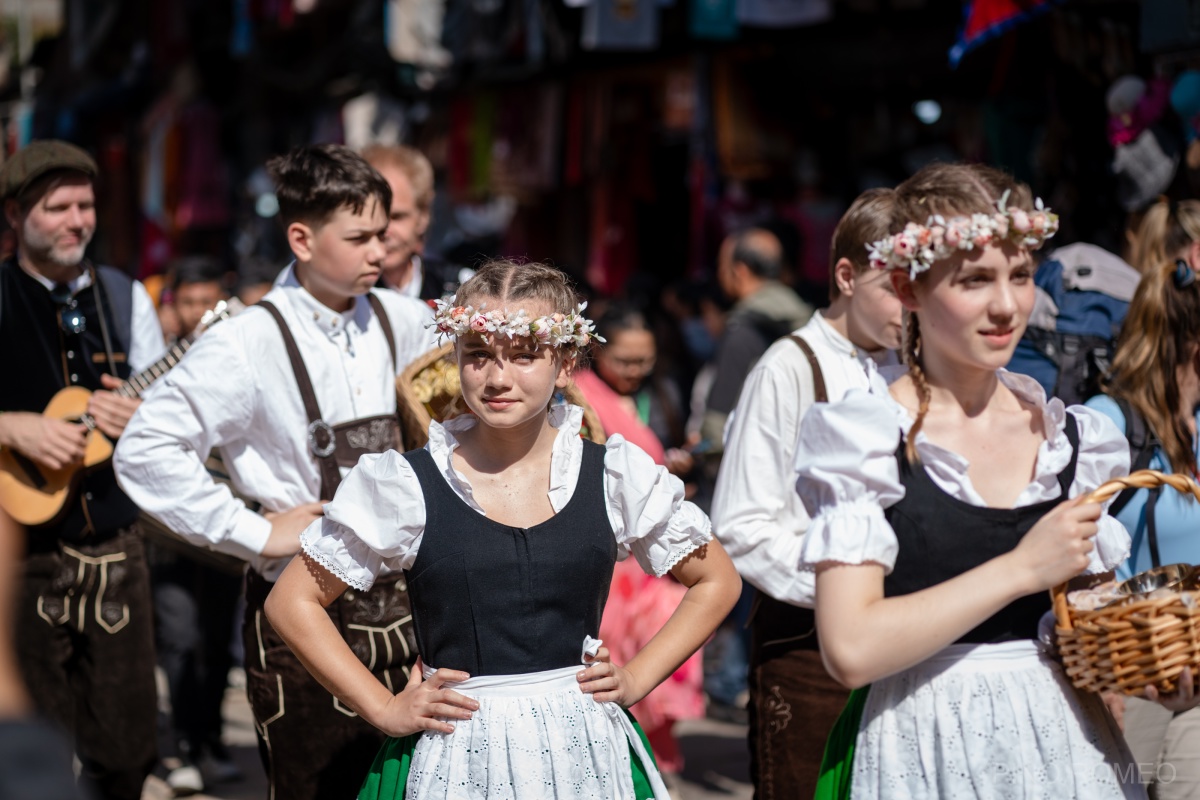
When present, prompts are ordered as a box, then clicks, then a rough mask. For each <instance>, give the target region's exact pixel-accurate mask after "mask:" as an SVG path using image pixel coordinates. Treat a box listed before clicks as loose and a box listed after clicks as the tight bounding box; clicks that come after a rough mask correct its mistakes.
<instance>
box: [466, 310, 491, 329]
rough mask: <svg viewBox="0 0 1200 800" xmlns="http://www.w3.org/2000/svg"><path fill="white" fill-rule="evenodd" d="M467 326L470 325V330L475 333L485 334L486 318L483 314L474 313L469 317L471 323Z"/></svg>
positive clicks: (486, 327)
mask: <svg viewBox="0 0 1200 800" xmlns="http://www.w3.org/2000/svg"><path fill="white" fill-rule="evenodd" d="M469 324H470V327H471V330H473V331H475V332H476V333H487V329H488V318H487V317H485V316H484V315H483V314H480V313H478V312H476V313H475V314H474V315H473V316H472V317H471V321H470V323H469Z"/></svg>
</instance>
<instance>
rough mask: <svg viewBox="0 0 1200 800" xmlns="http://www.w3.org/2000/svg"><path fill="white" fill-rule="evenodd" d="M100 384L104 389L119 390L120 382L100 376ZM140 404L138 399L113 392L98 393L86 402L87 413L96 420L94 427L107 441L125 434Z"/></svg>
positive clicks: (109, 377)
mask: <svg viewBox="0 0 1200 800" xmlns="http://www.w3.org/2000/svg"><path fill="white" fill-rule="evenodd" d="M100 382H101V383H102V384H104V387H105V388H106V389H119V388H120V387H121V385H122V383H123V382H122V381H121V380H120V379H119V378H114V377H113V376H111V375H101V376H100ZM141 404H142V401H141V400H140V399H136V398H129V397H121V396H120V395H117V394H114V393H113V392H105V391H99V392H95V393H93V394H92V397H91V399H89V400H88V413H89V414H91V415H92V418H93V419H95V420H96V427H97V428H99V429H100V431H101V432H102V433H103V434H104V435H105V436H107V437H108V438H109V439H116V438H117V437H119V436H120V435H121V434H122V433H124V432H125V426H126V425H128V424H129V419H130V417H132V416H133V412H135V411H137V407H138V406H140V405H141Z"/></svg>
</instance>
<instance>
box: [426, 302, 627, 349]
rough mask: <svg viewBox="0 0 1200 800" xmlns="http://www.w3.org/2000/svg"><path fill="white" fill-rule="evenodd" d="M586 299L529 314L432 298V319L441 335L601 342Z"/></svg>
mask: <svg viewBox="0 0 1200 800" xmlns="http://www.w3.org/2000/svg"><path fill="white" fill-rule="evenodd" d="M585 308H587V303H581V304H579V305H578V306H576V307H575V310H574V311H572V312H571V313H569V314H561V313H556V314H551V315H549V316H545V317H537V318H536V319H534V318H531V317H530V316H529V315H528V314H526V313H525V309H523V308H522V309H520V310H519V311H517V313H516V314H509V313H508V312H506V311H500V310H494V311H487V310H485V309H484V308H483V307H482V306H480V307H479V308H475V307H474V306H456V305H454V304H453V303H451V302H450V301H447V300H435V301H434V313H433V322H432V323H431V324H430V325H429V326H427V327H431V328H437V332H438V334H439V335H440V336H446V337H448V338H451V339H457V338H458V337H460V336H463V335H464V334H468V333H479V334H489V333H492V334H496V335H504V336H507V337H508V338H510V339H512V338H515V337H517V336H528V337H530V338H531V339H533V340H534V341H536V342H537V343H538V344H547V345H550V346H551V347H586V346H587V345H588V344H589V343H590V342H592V341H597V342H603V341H604V338H603V337H602V336H599V335H597V334H596V326H595V325H594V324H593V323H592V321H591V320H590V319H587V318H586V317H584V316H583V310H584V309H585Z"/></svg>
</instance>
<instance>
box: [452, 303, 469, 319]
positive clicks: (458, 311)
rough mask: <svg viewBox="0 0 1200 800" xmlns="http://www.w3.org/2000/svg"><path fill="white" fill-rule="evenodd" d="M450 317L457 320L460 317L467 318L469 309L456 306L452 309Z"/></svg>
mask: <svg viewBox="0 0 1200 800" xmlns="http://www.w3.org/2000/svg"><path fill="white" fill-rule="evenodd" d="M450 316H452V317H454V318H455V319H458V318H459V317H465V316H467V309H465V308H463V307H462V306H455V307H454V308H452V309H450Z"/></svg>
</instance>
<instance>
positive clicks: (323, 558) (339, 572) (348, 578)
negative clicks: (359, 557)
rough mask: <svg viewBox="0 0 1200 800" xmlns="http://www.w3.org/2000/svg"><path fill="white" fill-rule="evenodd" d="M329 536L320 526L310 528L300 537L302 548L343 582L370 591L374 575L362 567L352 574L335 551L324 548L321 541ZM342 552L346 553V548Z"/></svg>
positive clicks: (362, 590) (319, 522)
mask: <svg viewBox="0 0 1200 800" xmlns="http://www.w3.org/2000/svg"><path fill="white" fill-rule="evenodd" d="M321 522H322V521H321V520H318V521H317V523H318V524H321ZM329 538H330V537H328V536H326V535H324V533H323V531H322V530H321V529H320V528H317V529H316V530H313V529H311V528H310V529H309V530H306V531H305V532H304V534H303V535H302V536H301V537H300V549H302V550H303V551H304V552H305V553H306V554H308V556H309V558H311V559H312V560H313V561H316V562H317V563H318V564H320V565H321V566H322V567H324V568H325V569H327V570H329V572H330V574H332V575H333V576H334V577H335V578H337V579H338V580H340V581H341V582H342V583H344V584H346V585H347V586H350V587H353V588H355V589H358V590H359V591H360V592H367V591H370V590H371V586H372V585H373V584H374V582H375V578H374V575H373V574H372V573H371V572H369V571H367V570H363V569H362V568H361V567H360V568H359V569H358V570H357V571H356V574H351V572H350V571H349V570H348V569H347V568H346V567H344V566H343V565H342V564H341V563H339V562H338V561H337V558H336V555H335V553H333V552H326V551H325V550H323V549H322V547H321V543H322V542H323V541H328V540H329ZM343 547H344V545H343ZM342 552H343V553H344V552H345V550H343V551H342Z"/></svg>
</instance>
